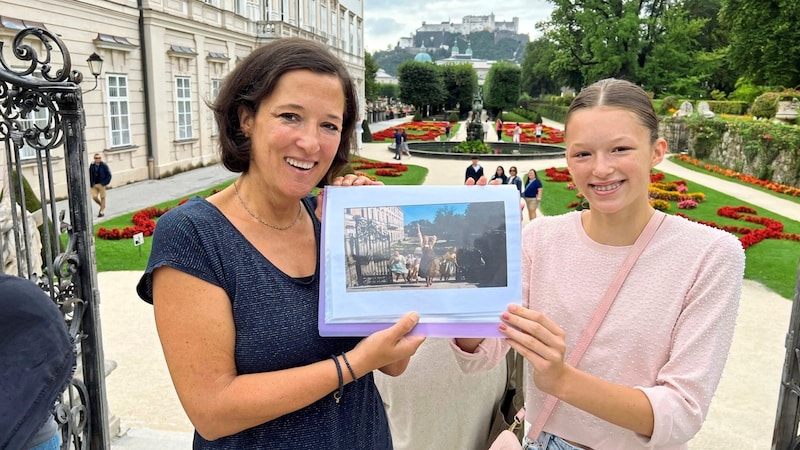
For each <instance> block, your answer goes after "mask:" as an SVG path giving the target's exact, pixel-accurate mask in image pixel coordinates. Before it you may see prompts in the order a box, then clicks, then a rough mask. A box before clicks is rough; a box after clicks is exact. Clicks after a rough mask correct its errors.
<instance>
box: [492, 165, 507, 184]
mask: <svg viewBox="0 0 800 450" xmlns="http://www.w3.org/2000/svg"><path fill="white" fill-rule="evenodd" d="M494 180H498V181H499V184H506V183H508V177H507V176H506V169H504V168H503V166H497V169H495V170H494V175H492V177H491V178H489V182H492V181H494Z"/></svg>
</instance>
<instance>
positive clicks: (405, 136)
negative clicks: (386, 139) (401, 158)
mask: <svg viewBox="0 0 800 450" xmlns="http://www.w3.org/2000/svg"><path fill="white" fill-rule="evenodd" d="M402 153H403V154H404V155H406V156H408V157H409V159H410V158H411V149H409V148H408V133H406V130H405V128H404V129H403V150H402Z"/></svg>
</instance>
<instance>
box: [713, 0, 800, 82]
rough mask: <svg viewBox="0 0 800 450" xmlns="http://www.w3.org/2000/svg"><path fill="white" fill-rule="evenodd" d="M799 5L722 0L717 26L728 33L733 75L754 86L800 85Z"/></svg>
mask: <svg viewBox="0 0 800 450" xmlns="http://www.w3.org/2000/svg"><path fill="white" fill-rule="evenodd" d="M797 17H800V2H798V1H797V0H772V1H768V2H763V1H761V2H756V1H746V0H723V1H722V8H721V9H720V14H719V18H720V26H722V27H726V28H727V29H729V30H730V32H729V37H730V51H729V52H728V56H729V58H730V63H731V66H732V68H733V69H734V71H736V72H737V73H739V74H741V75H743V76H745V77H747V78H749V79H752V81H753V82H754V83H755V84H762V85H773V86H797V85H800V70H798V69H797V68H798V67H800V28H798V26H797Z"/></svg>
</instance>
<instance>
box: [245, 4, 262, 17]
mask: <svg viewBox="0 0 800 450" xmlns="http://www.w3.org/2000/svg"><path fill="white" fill-rule="evenodd" d="M245 16H246V17H247V18H248V19H250V20H252V21H254V22H258V21H259V20H261V4H260V3H259V0H247V11H245Z"/></svg>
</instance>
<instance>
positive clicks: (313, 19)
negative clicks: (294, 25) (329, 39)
mask: <svg viewBox="0 0 800 450" xmlns="http://www.w3.org/2000/svg"><path fill="white" fill-rule="evenodd" d="M308 25H309V26H310V27H311V31H312V32H313V31H314V30H316V29H317V2H316V1H315V0H310V1H309V2H308Z"/></svg>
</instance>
